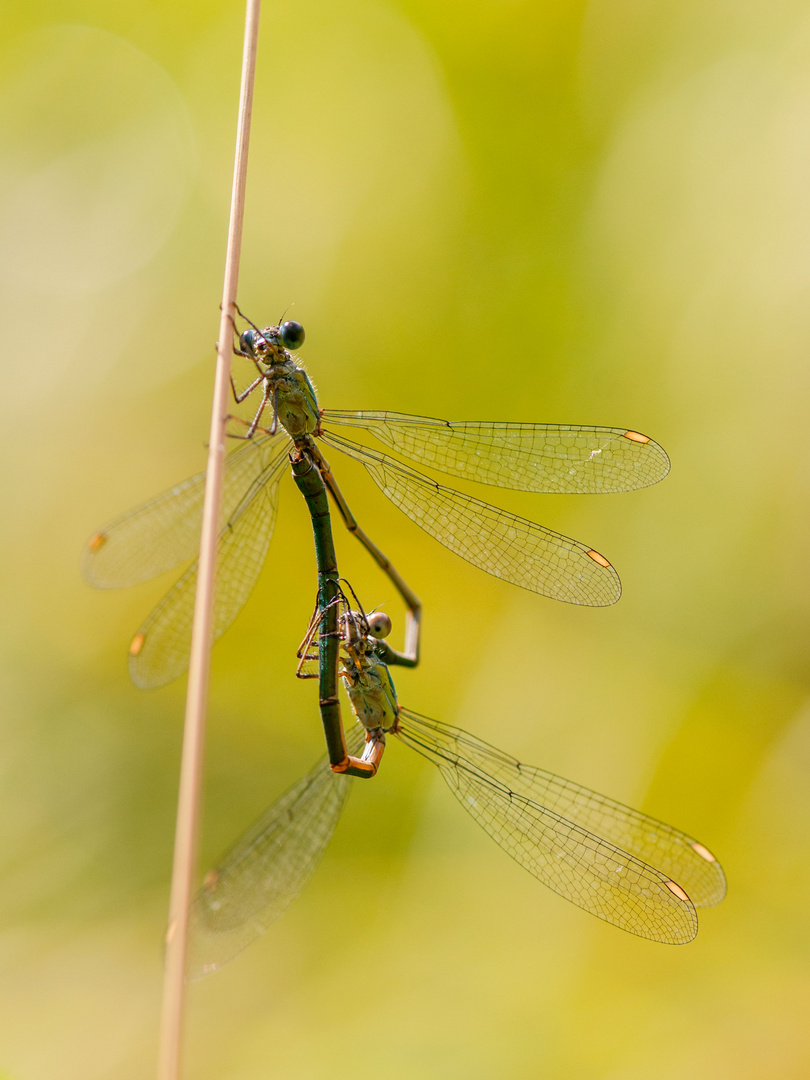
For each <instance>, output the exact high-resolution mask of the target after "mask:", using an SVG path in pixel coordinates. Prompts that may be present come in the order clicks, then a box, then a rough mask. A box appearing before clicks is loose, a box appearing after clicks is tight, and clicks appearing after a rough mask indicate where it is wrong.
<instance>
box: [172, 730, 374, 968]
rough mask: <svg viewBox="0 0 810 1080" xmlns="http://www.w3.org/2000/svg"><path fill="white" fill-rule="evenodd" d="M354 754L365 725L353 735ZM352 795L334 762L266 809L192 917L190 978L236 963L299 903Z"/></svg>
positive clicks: (213, 876) (209, 880)
mask: <svg viewBox="0 0 810 1080" xmlns="http://www.w3.org/2000/svg"><path fill="white" fill-rule="evenodd" d="M346 740H347V744H348V745H349V746H350V751H349V752H350V753H352V754H356V753H358V752H359V748H360V747H361V746H362V744H363V734H362V731H361V730H360V725H359V724H355V725H353V727H352V728H351V729H350V730H349V731H348V732H347V733H346ZM350 790H351V780H350V778H349V777H348V776H345V775H342V774H338V773H333V772H332V770H331V769H330V768H329V761H328V759H327V758H325V757H324V758H321V760H320V761H319V762H318V764H317V765H316V766H315V767H314V768H313V769H312V770H311V771H310V772H309V773H307V775H306V776H305V777H304V778H303V779H302V780H299V781H298V783H297V784H295V786H294V787H291V788H290V789H289V791H287V792H285V793H284V794H283V795H282V796H281V798H280V799H278V800H277V801H276V802H274V803H273V805H272V806H271V807H270V808H269V809H268V810H266V811H265V812H264V813H263V814H262V816H261V817H260V818H259V819H258V821H256V822H255V823H254V824H253V825H252V826H251V827H250V828H249V829H248V830H247V832H246V833H245V834H244V836H241V837H240V838H239V839H238V840H237V841H236V843H235V844H234V846H233V847H232V848H231V850H230V851H229V852H228V854H227V855H225V857H224V858H223V859H222V861H221V862H220V864H219V866H218V867H217V868H216V869H215V870H212V871H210V873H208V874H207V875H206V878H205V881H204V882H203V885H202V888H201V889H200V891H199V892H198V893H197V896H196V897H195V899H194V901H193V903H192V906H191V913H190V928H189V933H190V940H189V965H188V974H189V977H190V978H192V979H194V978H200V977H201V976H203V975H207V974H208V973H209V972H212V971H217V970H218V969H219V968H221V967H222V966H223V965H224V964H226V963H227V962H228V961H229V960H231V959H233V957H234V956H236V955H237V953H240V952H241V951H242V949H244V948H245V947H246V946H247V945H249V944H250V943H251V942H252V941H253V940H254V939H255V938H257V937H258V936H259V935H260V934H262V933H264V931H265V930H266V929H267V927H268V926H269V925H270V923H272V922H273V921H274V920H275V919H277V918H278V917H279V915H281V914H282V913H283V912H284V911H285V910H286V908H288V907H289V905H290V904H291V903H292V902H293V900H295V898H296V897H297V896H298V894H299V893H300V892H301V890H302V889H303V887H304V885H305V884H306V883H307V881H308V880H309V878H310V877H311V876H312V874H313V873H314V872H315V870H316V869H317V866H318V863H319V862H320V861H321V857H322V856H323V853H324V851H325V850H326V848H327V845H328V844H329V841H330V840H331V839H332V833H333V832H334V831H335V826H336V825H337V823H338V819H339V818H340V815H341V812H342V810H343V806H344V804H345V802H346V799H347V798H348V795H349V791H350Z"/></svg>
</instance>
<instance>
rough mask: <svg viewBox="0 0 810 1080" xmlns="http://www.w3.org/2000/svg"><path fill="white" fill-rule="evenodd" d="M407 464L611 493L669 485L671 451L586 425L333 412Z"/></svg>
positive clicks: (503, 483)
mask: <svg viewBox="0 0 810 1080" xmlns="http://www.w3.org/2000/svg"><path fill="white" fill-rule="evenodd" d="M323 420H324V422H325V423H328V424H336V425H342V426H345V427H355V428H363V429H364V430H366V431H369V432H370V433H371V434H372V435H373V436H374V437H375V438H376V439H379V441H380V442H382V443H384V444H385V445H386V446H388V447H390V448H391V449H392V450H396V452H397V453H399V454H402V456H403V457H405V458H409V459H410V460H411V461H416V462H418V463H419V464H420V465H427V466H428V467H429V468H431V469H437V470H438V471H439V472H443V473H449V474H450V475H451V476H461V477H463V478H464V479H465V480H476V481H478V483H481V484H492V485H494V486H495V487H504V488H513V489H516V490H517V491H539V492H549V493H556V494H561V493H568V494H574V495H581V494H592V495H595V494H608V493H613V492H618V491H634V490H636V489H637V488H644V487H649V485H650V484H657V483H658V481H659V480H663V479H664V477H665V476H666V475H667V473H668V472H669V458H668V457H667V454H666V451H665V450H664V449H663V448H662V447H661V446H659V445H658V443H657V442H654V441H653V440H652V439H650V438H648V437H647V436H646V435H642V434H641V432H638V431H629V430H628V429H627V428H615V427H588V426H585V425H580V424H512V423H493V422H489V421H482V422H478V421H469V420H464V421H458V420H435V419H433V418H432V417H429V416H409V415H408V414H407V413H393V412H333V411H331V410H329V409H325V410H324V412H323Z"/></svg>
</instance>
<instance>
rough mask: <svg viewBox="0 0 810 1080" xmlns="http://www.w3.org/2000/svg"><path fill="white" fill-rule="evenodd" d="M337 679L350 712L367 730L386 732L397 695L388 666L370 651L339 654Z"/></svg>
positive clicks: (393, 722)
mask: <svg viewBox="0 0 810 1080" xmlns="http://www.w3.org/2000/svg"><path fill="white" fill-rule="evenodd" d="M341 661H342V670H341V676H342V677H343V681H344V683H345V686H346V692H347V693H348V695H349V704H350V706H351V709H352V712H353V713H354V715H355V716H356V717H357V719H358V720H359V722H360V723H361V724H362V725H363V727H364V728H366V730H367V731H372V730H374V729H375V728H382V730H383V731H390V730H391V728H393V727H394V726H395V725H396V720H397V712H398V707H397V695H396V690H395V689H394V683H393V680H392V679H391V673H390V671H389V670H388V665H387V664H384V663H383V662H382V660H380V659H379V657H378V656H377V654H376V653H375V652H374V650H373V648H371V647H370V646H369V647H367V649H361V650H357V651H356V650H354V649H352V650H349V651H347V652H343V653H342V654H341Z"/></svg>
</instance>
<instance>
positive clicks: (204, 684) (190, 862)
mask: <svg viewBox="0 0 810 1080" xmlns="http://www.w3.org/2000/svg"><path fill="white" fill-rule="evenodd" d="M259 9H260V0H247V11H246V14H245V45H244V53H243V57H242V87H241V92H240V97H239V120H238V125H237V131H236V160H235V162H234V172H233V190H232V193H231V215H230V222H229V225H228V246H227V251H226V254H225V280H224V282H223V286H222V313H221V315H220V320H219V338H218V341H219V345H218V348H217V366H216V375H215V379H214V400H213V404H212V408H211V434H210V438H209V442H208V471H207V474H206V478H205V502H204V504H203V520H202V533H201V536H200V561H199V566H198V569H197V594H196V599H195V605H194V625H193V628H192V635H191V662H190V664H189V672H188V692H187V696H186V717H185V726H184V729H183V753H182V759H181V763H180V791H179V796H178V804H177V826H176V832H175V842H174V863H173V866H172V886H171V898H170V901H169V924H168V929H167V931H166V967H165V973H164V979H163V1006H162V1010H161V1023H160V1048H159V1056H158V1080H179V1077H180V1067H181V1066H180V1050H181V1043H182V1033H183V1013H184V997H185V980H184V976H185V966H186V946H187V941H188V909H189V904H190V902H191V895H192V890H193V885H194V876H195V871H196V864H197V827H198V819H199V808H200V791H201V786H202V773H203V751H204V745H205V717H206V709H207V704H208V675H209V669H210V654H211V638H212V615H213V605H214V577H215V571H216V549H217V535H218V533H219V519H220V511H221V505H222V478H223V472H224V463H225V425H226V423H227V417H228V405H229V397H228V395H229V393H230V372H231V342H232V341H233V332H232V330H233V327H232V323H231V321H230V320H231V316H232V315H233V314H234V304H235V302H236V288H237V282H238V278H239V256H240V252H241V247H242V220H243V216H244V206H245V181H246V179H247V162H248V144H249V141H250V114H251V108H252V105H253V77H254V72H255V69H256V44H257V38H258V31H259Z"/></svg>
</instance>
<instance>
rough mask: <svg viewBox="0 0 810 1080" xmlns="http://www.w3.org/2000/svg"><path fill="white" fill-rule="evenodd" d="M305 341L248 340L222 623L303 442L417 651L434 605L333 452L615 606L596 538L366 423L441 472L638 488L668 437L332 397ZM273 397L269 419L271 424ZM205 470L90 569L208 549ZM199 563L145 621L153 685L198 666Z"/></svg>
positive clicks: (473, 550)
mask: <svg viewBox="0 0 810 1080" xmlns="http://www.w3.org/2000/svg"><path fill="white" fill-rule="evenodd" d="M303 340H304V331H303V328H302V327H301V325H300V323H297V322H292V321H287V322H283V323H281V324H279V325H276V326H269V327H266V328H264V329H259V327H257V326H255V325H253V324H251V326H250V328H249V329H247V330H245V331H244V332H243V333H242V334H241V335H240V336H239V347H238V348H237V349H235V351H236V352H237V353H238V354H239V355H242V356H244V357H246V358H247V359H248V360H249V361H250V362H251V363H252V364H253V365H255V368H256V371H257V376H256V378H255V379H254V381H253V382H252V383H251V384H250V385H249V386H248V387H247V388H246V389H245V390H244V391H243V392H242V393H241V394H240V393H237V391H236V387H235V386H234V396H235V397H236V399H237V400H238V401H241V400H244V399H245V398H246V397H247V396H248V395H249V394H250V393H253V392H255V391H257V390H260V393H261V399H260V404H259V407H258V409H257V411H256V414H255V416H254V418H253V420H252V421H250V422H249V423H247V422H245V421H240V422H241V423H245V424H246V427H247V430H246V431H245V432H244V434H243V435H242V438H243V439H244V445H243V446H241V447H240V448H239V449H237V450H236V451H235V452H234V453H232V454H230V455H229V457H228V459H227V462H226V472H225V487H224V497H223V518H222V520H223V525H222V529H221V533H220V538H219V550H218V569H217V589H216V605H215V615H214V634H215V636H219V635H220V634H221V633H222V632H223V631H224V630H225V629H227V627H228V626H229V625H230V624H231V623H232V622H233V620H234V618H235V617H236V615H237V614H238V612H239V610H240V609H241V607H242V606H243V604H244V603H245V601H246V599H247V597H248V595H249V594H250V591H251V589H252V588H253V585H254V583H255V581H256V578H257V577H258V574H259V571H260V569H261V567H262V564H263V563H264V560H265V556H266V553H267V548H268V545H269V543H270V538H271V535H272V532H273V525H274V522H275V517H276V507H277V500H278V488H279V482H280V480H281V475H282V472H283V470H284V467H285V464H286V462H287V460H288V457H289V456H290V452H291V451H304V450H305V451H306V452H307V454H308V455H309V456H310V457H311V458H312V460H313V461H314V462H315V463H316V464H317V467H318V469H319V470H320V472H321V473H322V475H323V478H324V481H325V483H326V486H327V488H328V490H329V493H330V495H331V496H332V497H333V499H334V501H335V503H336V505H337V507H338V510H339V512H340V514H341V516H342V518H343V521H344V522H345V524H346V526H347V527H348V528H349V530H350V531H351V532H353V533H354V535H355V536H356V537H357V538H358V539H359V540H360V541H361V543H362V544H363V545H364V546H365V547H366V549H367V550H368V551H369V552H370V553H371V555H372V557H373V558H374V559H375V560H376V561H377V562H378V564H379V565H380V566H381V567H382V568H383V569H384V570H385V572H386V573H387V574H388V575H389V577H390V578H391V580H392V581H393V583H394V585H395V587H396V588H397V589H398V591H399V592H400V594H401V595H402V596H403V598H404V599H405V602H406V605H407V606H408V608H409V610H410V612H411V620H410V622H409V624H408V627H407V628H406V631H407V632H406V652H409V653H412V652H413V648H412V643H413V640H414V637H415V631H414V625H413V623H414V620H415V619H418V611H419V603H418V600H417V598H416V597H415V596H414V594H413V593H411V592H410V590H408V588H407V586H406V585H405V583H404V582H403V580H402V578H401V577H400V576H399V575H398V574H397V572H396V570H395V569H394V568H393V567H392V566H391V564H390V562H389V561H388V559H387V558H386V557H385V555H384V554H383V553H382V551H380V549H379V548H378V547H377V546H376V545H375V544H374V543H373V542H372V541H371V540H370V539H369V537H368V536H367V535H366V534H365V533H364V532H363V530H362V529H361V528H360V527H359V525H358V524H357V521H356V520H355V518H354V516H353V514H352V512H351V510H350V509H349V506H348V504H347V502H346V500H345V499H344V497H343V495H342V493H341V491H340V489H339V488H338V485H337V483H336V481H335V478H334V476H333V474H332V471H331V469H330V467H329V465H328V463H327V461H326V460H325V458H324V456H323V452H324V449H325V448H326V447H329V448H330V449H334V450H338V451H340V452H341V453H344V454H347V455H348V456H349V457H351V458H354V460H355V461H358V462H360V463H361V464H362V465H363V466H364V467H365V469H366V471H367V472H368V473H369V475H370V476H371V478H372V479H373V480H374V481H375V483H376V484H377V485H378V486H379V487H380V489H381V490H382V491H383V492H384V493H385V494H386V495H387V496H388V498H389V499H391V501H392V502H393V503H394V504H395V505H396V506H398V507H399V508H400V509H401V510H402V511H403V512H404V513H405V514H407V516H408V517H409V518H411V520H412V521H414V522H416V524H418V525H420V526H421V527H422V528H423V529H425V530H426V531H427V532H428V533H429V534H430V535H431V536H433V537H435V538H436V539H437V540H439V541H440V543H442V544H444V545H445V546H446V547H447V548H449V549H450V550H451V551H454V552H456V554H458V555H460V556H462V557H463V558H465V559H467V560H468V561H469V562H471V563H473V565H475V566H478V567H480V568H481V569H482V570H485V571H487V572H488V573H490V574H493V575H494V576H495V577H499V578H502V579H503V580H504V581H509V582H511V583H512V584H514V585H519V586H521V587H522V588H525V589H529V590H531V591H534V592H537V593H540V594H542V595H544V596H548V597H552V598H554V599H557V600H562V601H565V602H568V603H573V604H584V605H589V606H604V605H609V604H613V603H615V602H616V600H618V598H619V595H620V593H621V585H620V582H619V577H618V575H617V573H616V571H615V570H614V569H613V567H612V566H611V565H610V563H609V562H608V560H607V559H606V558H605V557H604V556H603V555H600V554H599V552H597V551H595V550H594V549H593V548H591V547H589V546H588V545H587V544H582V543H579V542H578V541H576V540H571V539H569V538H568V537H566V536H563V535H561V534H560V533H557V532H554V531H553V530H551V529H546V528H544V527H543V526H542V525H537V524H535V523H534V522H532V521H527V520H526V519H525V518H521V517H518V516H516V515H515V514H511V513H508V512H507V511H505V510H502V509H499V508H497V507H494V506H491V505H489V504H488V503H485V502H482V501H481V500H480V499H476V498H473V497H472V496H470V495H466V494H463V493H461V492H458V491H455V490H453V489H452V488H449V487H446V486H445V485H443V484H440V483H437V482H436V481H435V480H432V479H429V478H428V477H427V476H425V475H423V474H422V473H421V472H418V471H417V470H416V469H415V468H413V467H412V466H411V465H408V464H405V463H403V462H402V461H399V460H397V459H396V458H394V457H392V456H391V455H390V454H387V453H382V452H380V451H379V450H376V449H372V448H370V447H368V446H364V445H361V444H359V443H357V442H355V441H353V440H352V439H351V438H349V437H348V436H347V434H346V432H347V431H348V432H351V431H354V430H362V431H363V432H365V433H367V434H370V435H371V436H373V437H374V438H375V439H376V440H377V441H378V442H379V443H381V444H382V445H383V446H385V447H386V448H388V449H390V450H393V451H395V452H396V453H398V454H400V455H401V456H402V457H404V458H406V459H409V460H410V461H414V462H417V463H419V464H420V465H424V466H427V467H429V468H432V469H435V470H437V471H439V472H442V473H447V474H449V475H452V476H457V477H462V478H464V479H465V480H470V481H477V482H479V483H483V484H489V485H493V486H496V487H503V488H511V489H513V490H519V491H532V492H557V493H562V492H568V493H578V494H585V493H589V494H597V493H609V492H619V491H630V490H634V489H637V488H642V487H646V486H648V485H650V484H654V483H656V482H657V481H659V480H661V479H662V478H663V477H664V476H665V475H666V473H667V471H668V469H669V459H668V458H667V455H666V453H665V452H664V450H663V449H662V448H661V447H660V446H659V445H658V444H657V443H655V442H653V441H652V440H651V439H649V438H648V437H647V436H646V435H642V434H640V433H639V432H636V431H633V430H629V429H627V428H624V427H615V428H614V427H587V426H576V425H567V424H561V425H558V424H518V423H493V422H469V421H464V422H456V421H448V420H437V419H432V418H430V417H420V416H408V415H405V414H403V413H392V412H363V411H356V412H341V411H337V412H336V411H331V410H328V409H321V408H320V407H319V405H318V401H317V398H316V395H315V390H314V387H313V385H312V383H311V381H310V380H309V378H308V376H307V374H306V373H305V371H304V370H303V368H302V367H301V366H300V364H299V362H298V361H297V359H296V358H295V356H294V355H293V353H292V352H291V350H292V349H296V348H298V347H299V346H300V345H301V344H302V343H303ZM268 409H271V410H272V420H271V423H270V425H269V427H267V428H262V427H261V426H260V425H261V421H262V419H263V417H264V414H265V412H266V410H268ZM204 481H205V474H204V473H198V474H197V475H196V476H192V477H191V478H190V479H188V480H185V481H183V482H182V483H180V484H177V485H176V486H174V487H172V488H169V489H168V490H167V491H164V492H162V493H161V494H160V495H158V496H157V497H155V498H152V499H150V500H149V501H148V502H146V503H144V504H142V505H141V506H139V507H137V508H136V509H134V510H132V511H130V512H129V513H127V514H124V515H123V516H122V517H119V518H118V519H116V520H115V521H113V522H112V523H111V524H110V525H108V526H107V527H106V528H104V529H103V530H101V531H100V532H98V533H96V534H95V535H94V536H93V537H92V539H91V540H90V542H89V544H88V546H87V550H86V552H85V557H84V572H85V575H86V577H87V579H88V580H89V581H90V582H91V584H93V585H96V586H98V587H100V588H118V587H123V586H128V585H134V584H137V583H139V582H142V581H146V580H148V579H149V578H151V577H154V576H156V575H157V574H160V573H163V572H164V571H166V570H169V569H171V568H172V567H174V566H176V565H178V564H179V563H181V562H183V561H185V560H191V559H193V558H194V555H195V553H196V551H197V548H198V543H199V532H200V520H201V512H202V500H203V491H204ZM196 569H197V565H196V562H192V563H191V565H190V566H189V568H188V569H187V570H186V572H185V573H184V574H183V576H182V577H181V578H180V580H179V581H178V582H177V584H176V585H175V586H174V587H173V588H172V589H171V590H170V591H169V592H168V594H167V595H166V596H165V597H164V599H163V600H162V601H161V602H160V603H159V604H158V605H157V607H156V608H155V609H154V610H153V611H152V613H151V614H150V615H149V616H148V617H147V619H146V621H145V622H144V623H143V624H142V625H141V627H140V629H139V630H138V632H137V633H136V635H135V637H134V638H133V640H132V643H131V645H130V672H131V675H132V678H133V681H134V682H135V683H136V684H137V685H139V686H143V687H149V686H160V685H162V684H163V683H166V682H168V681H169V680H171V679H172V678H174V677H175V676H177V675H179V674H180V673H181V672H182V671H183V670H184V669H185V668H186V666H187V664H188V654H189V647H190V641H191V621H192V614H193V606H194V592H195V581H196Z"/></svg>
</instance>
